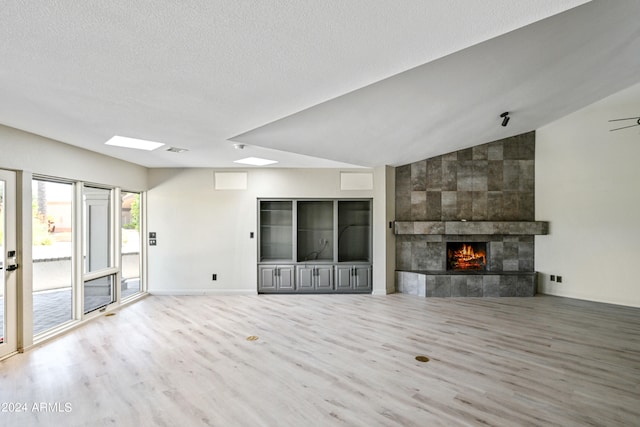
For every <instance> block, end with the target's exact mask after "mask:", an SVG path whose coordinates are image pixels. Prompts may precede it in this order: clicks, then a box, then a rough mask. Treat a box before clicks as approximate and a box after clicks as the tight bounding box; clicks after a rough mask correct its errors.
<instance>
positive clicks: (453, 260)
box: [447, 242, 487, 271]
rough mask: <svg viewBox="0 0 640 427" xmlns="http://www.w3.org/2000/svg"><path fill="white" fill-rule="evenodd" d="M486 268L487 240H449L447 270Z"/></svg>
mask: <svg viewBox="0 0 640 427" xmlns="http://www.w3.org/2000/svg"><path fill="white" fill-rule="evenodd" d="M486 269H487V243H486V242H467V243H462V242H447V270H482V271H484V270H486Z"/></svg>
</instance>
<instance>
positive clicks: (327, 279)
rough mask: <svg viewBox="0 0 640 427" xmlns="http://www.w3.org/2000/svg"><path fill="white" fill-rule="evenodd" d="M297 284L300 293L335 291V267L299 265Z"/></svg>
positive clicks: (297, 267)
mask: <svg viewBox="0 0 640 427" xmlns="http://www.w3.org/2000/svg"><path fill="white" fill-rule="evenodd" d="M296 284H297V289H298V291H300V292H331V291H333V265H307V264H303V265H297V266H296Z"/></svg>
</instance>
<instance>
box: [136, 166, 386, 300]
mask: <svg viewBox="0 0 640 427" xmlns="http://www.w3.org/2000/svg"><path fill="white" fill-rule="evenodd" d="M216 171H218V172H219V171H223V170H221V169H216V170H215V171H214V170H212V169H152V170H150V172H149V185H150V190H149V193H148V201H147V203H148V207H149V219H148V221H149V222H148V224H149V228H148V230H149V231H154V232H156V233H157V246H154V247H150V248H149V287H150V291H151V292H152V293H156V294H161V293H169V294H172V293H173V294H202V293H255V292H256V288H257V280H258V279H257V256H258V254H257V239H256V238H254V239H250V238H249V233H250V232H255V233H256V236H257V231H258V230H257V199H258V198H263V197H283V198H285V197H286V198H304V197H317V198H349V197H366V198H374V212H373V218H374V235H375V234H376V233H379V234H380V235H382V236H383V235H384V234H385V232H384V231H381V230H380V227H385V224H386V221H387V217H386V212H385V211H384V209H385V208H386V207H385V206H384V205H382V206H376V200H377V199H376V198H375V195H376V194H377V191H378V190H377V189H378V188H379V187H380V186H382V188H384V187H385V185H386V175H387V173H386V171H387V169H386V168H379V169H377V170H376V171H374V172H375V173H374V190H366V191H362V190H359V191H342V190H340V170H338V169H271V168H263V169H249V170H248V188H247V190H222V191H220V190H218V191H217V190H214V180H213V176H214V172H216ZM230 171H234V172H236V171H237V170H235V169H234V170H230ZM360 172H362V170H360ZM383 193H384V190H383ZM380 208H382V209H383V210H382V212H380V211H379V209H380ZM376 227H377V228H378V230H377V231H376ZM378 251H383V253H384V251H386V246H385V245H383V244H381V243H380V236H379V237H378V239H377V240H376V237H374V267H373V268H374V285H373V286H374V292H375V293H386V289H387V283H386V280H387V272H386V271H385V269H386V264H383V265H377V263H378V260H380V259H384V255H382V258H380V255H377V252H378ZM213 273H216V274H217V275H218V279H217V281H212V280H211V275H212V274H213ZM391 277H393V275H391Z"/></svg>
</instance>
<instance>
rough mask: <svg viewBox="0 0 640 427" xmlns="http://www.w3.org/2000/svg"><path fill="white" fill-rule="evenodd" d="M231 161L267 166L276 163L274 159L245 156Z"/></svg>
mask: <svg viewBox="0 0 640 427" xmlns="http://www.w3.org/2000/svg"><path fill="white" fill-rule="evenodd" d="M233 163H242V164H243V165H251V166H267V165H272V164H274V163H278V162H277V161H276V160H267V159H261V158H258V157H247V158H246V159H240V160H235V161H234V162H233Z"/></svg>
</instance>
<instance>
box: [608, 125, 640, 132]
mask: <svg viewBox="0 0 640 427" xmlns="http://www.w3.org/2000/svg"><path fill="white" fill-rule="evenodd" d="M636 126H640V124H635V125H629V126H623V127H621V128H615V129H609V132H612V131H614V130H620V129H627V128H632V127H636Z"/></svg>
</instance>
